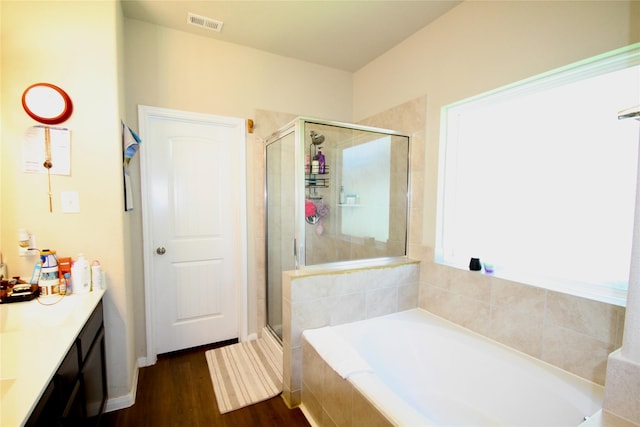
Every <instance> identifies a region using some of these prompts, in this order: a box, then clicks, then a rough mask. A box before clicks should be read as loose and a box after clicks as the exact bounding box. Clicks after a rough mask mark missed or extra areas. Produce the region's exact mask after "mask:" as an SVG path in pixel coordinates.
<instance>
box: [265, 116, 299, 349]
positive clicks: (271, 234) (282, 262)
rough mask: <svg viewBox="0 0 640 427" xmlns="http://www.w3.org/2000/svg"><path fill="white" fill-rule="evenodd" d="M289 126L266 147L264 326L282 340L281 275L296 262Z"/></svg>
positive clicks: (291, 133) (292, 144)
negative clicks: (265, 313)
mask: <svg viewBox="0 0 640 427" xmlns="http://www.w3.org/2000/svg"><path fill="white" fill-rule="evenodd" d="M295 148H296V134H295V132H294V127H293V126H292V127H291V128H289V129H288V130H285V131H284V132H282V133H281V134H280V135H278V136H277V137H276V139H274V140H273V142H269V141H267V146H266V159H265V160H266V183H265V184H266V196H265V197H266V203H265V205H266V228H267V230H266V233H267V239H266V241H267V244H266V245H267V247H266V249H267V251H266V267H267V268H266V276H267V277H266V280H267V294H266V297H267V326H268V327H269V328H270V329H271V330H272V331H273V332H274V333H275V334H276V335H277V336H278V337H279V338H280V340H282V272H283V271H287V270H294V269H295V268H296V262H295V254H294V251H295V249H294V247H295V240H294V239H295V224H296V220H295V213H296V208H295V200H296V197H295V194H296V189H295V179H294V177H295V176H296V175H295V169H294V165H295V152H296V150H295Z"/></svg>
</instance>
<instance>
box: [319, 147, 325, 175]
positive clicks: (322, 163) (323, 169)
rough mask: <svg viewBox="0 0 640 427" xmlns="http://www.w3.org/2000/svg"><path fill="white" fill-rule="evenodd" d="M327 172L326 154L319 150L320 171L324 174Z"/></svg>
mask: <svg viewBox="0 0 640 427" xmlns="http://www.w3.org/2000/svg"><path fill="white" fill-rule="evenodd" d="M324 172H325V164H324V154H322V151H320V150H318V173H319V174H323V173H324Z"/></svg>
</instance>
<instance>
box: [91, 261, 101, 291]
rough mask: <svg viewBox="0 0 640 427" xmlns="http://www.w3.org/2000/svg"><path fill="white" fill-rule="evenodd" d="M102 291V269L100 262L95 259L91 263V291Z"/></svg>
mask: <svg viewBox="0 0 640 427" xmlns="http://www.w3.org/2000/svg"><path fill="white" fill-rule="evenodd" d="M100 289H102V269H101V268H100V261H98V260H97V259H94V260H93V261H91V290H94V291H95V290H100Z"/></svg>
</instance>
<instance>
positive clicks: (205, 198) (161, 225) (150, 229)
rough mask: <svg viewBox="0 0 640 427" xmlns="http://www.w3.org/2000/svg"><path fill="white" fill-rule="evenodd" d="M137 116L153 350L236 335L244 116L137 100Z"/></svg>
mask: <svg viewBox="0 0 640 427" xmlns="http://www.w3.org/2000/svg"><path fill="white" fill-rule="evenodd" d="M139 120H140V122H141V123H140V124H141V126H140V132H141V135H140V136H141V138H142V145H141V148H140V151H141V153H143V152H146V153H145V155H143V156H142V162H143V163H142V164H141V167H142V169H141V175H142V180H143V181H145V182H144V185H143V190H144V191H143V198H144V199H145V200H144V201H143V204H145V205H146V206H145V208H146V209H145V214H144V215H143V220H144V222H145V229H146V232H145V251H146V252H147V253H146V254H145V263H148V264H149V265H148V266H147V265H145V276H146V277H145V282H147V283H146V284H145V290H146V298H147V299H149V300H150V302H151V304H150V303H149V302H148V303H147V310H148V311H151V312H152V313H151V314H152V315H151V316H149V313H148V314H147V321H148V322H149V321H151V322H153V325H152V326H153V328H152V330H153V331H154V333H153V332H152V334H153V335H154V337H153V338H155V350H156V351H155V352H151V354H152V356H155V354H159V353H166V352H170V351H175V350H180V349H184V348H189V347H195V346H199V345H203V344H208V343H212V342H218V341H222V340H227V339H232V338H237V337H238V336H239V313H240V312H241V310H240V308H241V304H240V298H239V297H240V295H241V292H242V290H243V289H242V286H243V285H244V284H245V283H246V279H245V277H246V276H245V272H244V271H243V270H244V267H245V264H246V261H245V260H246V258H245V257H246V228H245V227H246V222H245V221H246V213H245V209H246V203H245V194H246V191H245V183H246V179H245V170H246V169H245V134H244V120H242V119H237V118H229V117H219V116H210V115H203V114H196V113H185V112H178V111H173V110H164V109H155V108H152V107H143V106H141V107H140V108H139ZM143 122H144V123H143ZM149 252H151V253H149ZM147 331H148V332H147V333H148V334H149V328H147ZM147 343H148V345H149V343H150V341H149V339H148V340H147ZM151 343H153V341H151Z"/></svg>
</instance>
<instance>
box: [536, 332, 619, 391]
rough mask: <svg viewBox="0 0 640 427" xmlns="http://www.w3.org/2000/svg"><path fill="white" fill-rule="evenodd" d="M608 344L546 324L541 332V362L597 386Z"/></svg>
mask: <svg viewBox="0 0 640 427" xmlns="http://www.w3.org/2000/svg"><path fill="white" fill-rule="evenodd" d="M613 350H614V346H613V345H612V344H609V343H605V342H602V341H599V340H597V339H595V338H590V337H588V336H586V335H584V334H581V333H578V332H575V331H572V330H570V329H566V328H562V327H558V326H553V325H548V326H545V328H544V331H543V341H542V357H541V358H542V360H544V361H545V362H549V363H551V364H552V365H556V366H558V367H560V368H562V369H564V370H566V371H569V372H572V373H574V374H576V375H579V376H581V377H583V378H586V379H588V380H591V381H593V382H595V383H597V384H604V380H605V373H606V366H607V357H608V355H609V353H611V352H612V351H613Z"/></svg>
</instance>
